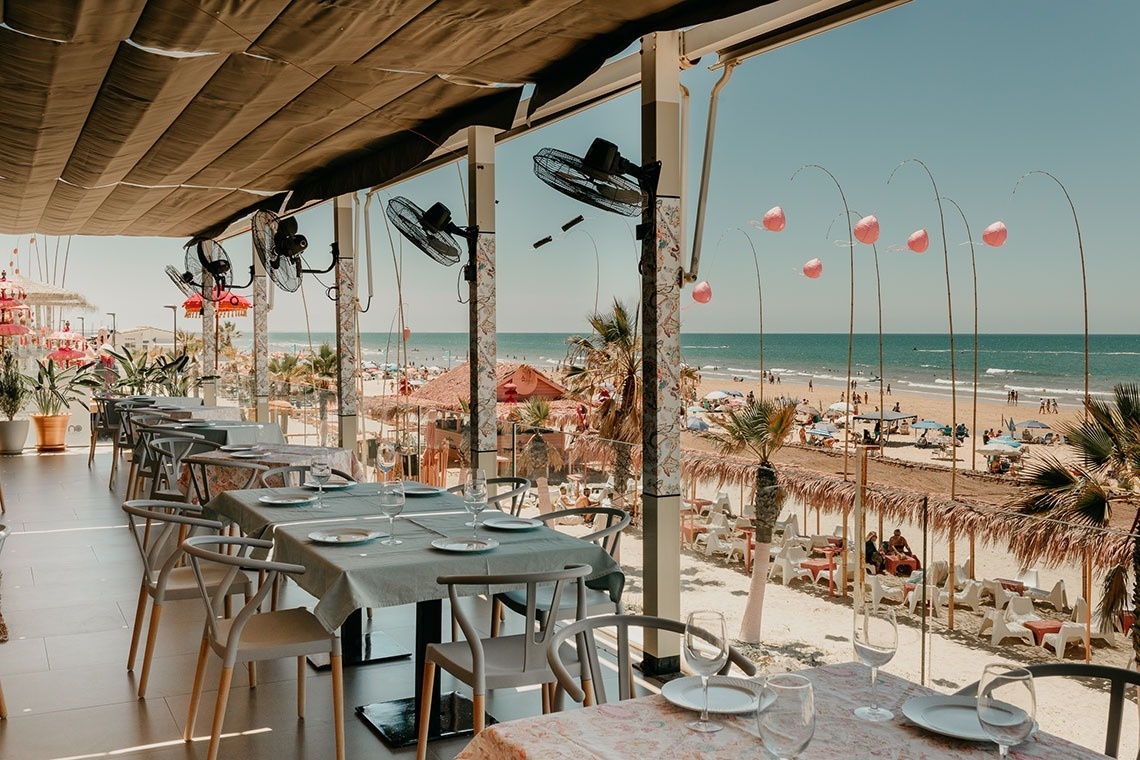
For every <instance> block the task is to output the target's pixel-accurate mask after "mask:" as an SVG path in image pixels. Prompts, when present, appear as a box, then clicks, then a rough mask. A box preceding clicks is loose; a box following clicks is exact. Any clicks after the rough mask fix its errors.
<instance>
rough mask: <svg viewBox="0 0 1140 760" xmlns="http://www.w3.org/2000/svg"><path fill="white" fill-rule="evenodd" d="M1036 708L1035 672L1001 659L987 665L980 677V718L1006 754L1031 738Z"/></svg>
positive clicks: (991, 736) (988, 732)
mask: <svg viewBox="0 0 1140 760" xmlns="http://www.w3.org/2000/svg"><path fill="white" fill-rule="evenodd" d="M1036 711H1037V695H1036V693H1035V692H1034V689H1033V674H1032V673H1030V672H1029V671H1028V670H1026V669H1025V668H1020V667H1018V666H1016V665H1007V664H1005V663H1000V662H999V663H991V664H989V665H986V668H985V670H984V671H983V672H982V680H980V681H978V722H979V723H981V724H982V730H983V731H985V732H986V735H987V736H989V737H990V738H991V739H993V740H994V741H995V742H997V745H998V751H999V752H1000V753H1001V756H1002V757H1006V756H1008V755H1009V748H1010V747H1012V746H1014V745H1015V744H1019V743H1020V742H1023V741H1025V740H1026V739H1028V738H1029V734H1030V733H1031V732H1032V731H1033V716H1034V714H1035V713H1036Z"/></svg>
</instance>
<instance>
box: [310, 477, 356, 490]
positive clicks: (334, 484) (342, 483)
mask: <svg viewBox="0 0 1140 760" xmlns="http://www.w3.org/2000/svg"><path fill="white" fill-rule="evenodd" d="M301 485H302V486H304V487H305V488H311V489H313V490H314V491H319V490H321V487H320V484H318V483H315V482H314V481H311V480H307V481H305V482H304V483H302V484H301ZM354 485H356V481H355V480H341V479H339V478H338V479H336V480H330V481H329V482H328V483H325V490H326V491H343V490H344V489H346V488H352V487H353V486H354Z"/></svg>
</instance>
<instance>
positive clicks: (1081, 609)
mask: <svg viewBox="0 0 1140 760" xmlns="http://www.w3.org/2000/svg"><path fill="white" fill-rule="evenodd" d="M1088 609H1089V603H1088V602H1087V601H1085V598H1084V597H1083V596H1078V597H1077V601H1075V602H1073V614H1072V617H1070V618H1069V619H1070V620H1072V621H1073V622H1074V623H1083V622H1085V616H1086V615H1088Z"/></svg>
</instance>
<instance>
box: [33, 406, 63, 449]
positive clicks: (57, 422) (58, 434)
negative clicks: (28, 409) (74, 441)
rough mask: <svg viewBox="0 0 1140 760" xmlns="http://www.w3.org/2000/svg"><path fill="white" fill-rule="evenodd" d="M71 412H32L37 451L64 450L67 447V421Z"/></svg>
mask: <svg viewBox="0 0 1140 760" xmlns="http://www.w3.org/2000/svg"><path fill="white" fill-rule="evenodd" d="M70 419H71V413H70V412H69V413H67V414H52V415H46V414H33V415H32V422H33V423H34V424H35V426H36V439H37V440H38V441H39V443H37V444H36V450H37V451H41V452H42V451H64V450H66V449H67V442H66V437H67V422H68V420H70Z"/></svg>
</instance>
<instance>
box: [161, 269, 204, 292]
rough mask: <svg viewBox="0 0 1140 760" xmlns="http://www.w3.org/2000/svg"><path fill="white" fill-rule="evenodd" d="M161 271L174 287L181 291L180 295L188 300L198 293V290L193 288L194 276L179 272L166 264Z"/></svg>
mask: <svg viewBox="0 0 1140 760" xmlns="http://www.w3.org/2000/svg"><path fill="white" fill-rule="evenodd" d="M163 271H165V272H166V276H167V277H169V278H170V281H171V282H173V283H174V286H175V287H176V288H178V289H179V290H181V291H182V295H184V296H186V297H187V298H189V297H190V296H192V295H194V294H195V293H197V292H198V290H197V289H196V288H195V287H194V276H193V275H191V274H190V273H189V272H179V271H178V270H177V269H176V268H175V267H172V266H171V265H170V264H167V265H166V268H165V269H164V270H163ZM187 278H189V279H187Z"/></svg>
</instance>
